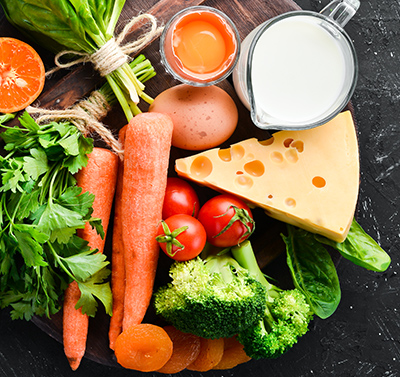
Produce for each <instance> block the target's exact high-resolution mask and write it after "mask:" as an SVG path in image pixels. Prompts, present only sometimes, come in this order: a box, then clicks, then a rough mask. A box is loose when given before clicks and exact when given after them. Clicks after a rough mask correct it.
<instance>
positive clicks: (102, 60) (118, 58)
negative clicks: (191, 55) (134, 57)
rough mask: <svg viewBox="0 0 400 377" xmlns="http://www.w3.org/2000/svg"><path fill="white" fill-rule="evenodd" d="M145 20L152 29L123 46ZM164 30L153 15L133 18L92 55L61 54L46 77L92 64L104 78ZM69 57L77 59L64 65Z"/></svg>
mask: <svg viewBox="0 0 400 377" xmlns="http://www.w3.org/2000/svg"><path fill="white" fill-rule="evenodd" d="M145 20H147V21H150V26H151V27H150V29H149V30H148V31H147V32H146V33H144V34H143V35H142V36H140V37H139V38H138V39H137V40H134V41H132V42H128V43H126V44H124V45H122V43H123V41H124V39H125V37H126V36H127V35H128V34H129V32H130V30H131V29H132V28H133V27H134V26H135V25H136V24H138V23H140V22H142V21H145ZM162 29H163V28H162V27H161V26H160V27H159V26H157V20H156V18H155V17H154V16H153V15H151V14H149V13H144V14H140V15H139V16H137V17H134V18H132V20H131V21H129V22H128V23H127V24H126V25H125V27H124V28H123V30H122V32H121V33H120V34H119V35H118V37H117V38H111V39H110V40H109V41H108V42H107V43H105V44H104V45H103V46H102V47H100V48H99V49H98V50H97V51H95V52H94V53H92V54H89V53H84V52H79V51H71V50H65V51H61V52H59V53H58V54H57V55H56V56H55V58H54V63H55V65H56V66H55V67H54V68H52V69H50V70H49V71H47V72H46V76H50V75H51V74H53V73H54V72H56V71H58V70H60V69H63V68H70V67H72V66H74V65H77V64H80V63H87V62H91V63H92V64H93V66H94V67H95V69H96V70H97V71H98V72H99V73H100V75H101V76H103V77H104V76H106V75H108V74H110V73H111V72H113V71H115V70H116V69H118V68H119V67H121V66H122V65H123V64H125V63H126V62H128V60H129V59H130V57H129V55H131V54H134V53H136V52H138V51H139V50H141V49H142V48H143V47H145V46H146V45H147V43H149V42H150V41H151V40H153V39H154V38H156V37H157V36H158V35H159V34H160V33H161V31H162ZM67 55H72V56H75V57H76V58H75V59H73V60H71V61H68V62H65V63H63V62H62V61H61V60H62V58H63V57H65V56H67Z"/></svg>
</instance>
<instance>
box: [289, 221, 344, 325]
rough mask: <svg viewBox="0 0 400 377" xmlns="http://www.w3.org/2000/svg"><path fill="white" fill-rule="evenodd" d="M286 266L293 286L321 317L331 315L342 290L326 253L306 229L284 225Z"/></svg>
mask: <svg viewBox="0 0 400 377" xmlns="http://www.w3.org/2000/svg"><path fill="white" fill-rule="evenodd" d="M287 228H288V236H284V235H282V237H283V240H284V241H285V243H286V252H287V264H288V266H289V269H290V272H291V274H292V278H293V282H294V285H295V286H296V287H297V288H299V289H300V290H301V291H303V292H304V294H305V295H306V297H307V301H308V303H309V304H310V306H311V308H312V311H313V312H314V313H315V314H316V315H317V316H318V317H320V318H322V319H325V318H328V317H329V316H331V315H332V314H333V313H334V312H335V310H336V308H337V307H338V305H339V302H340V299H341V290H340V284H339V278H338V275H337V271H336V267H335V265H334V264H333V261H332V258H331V256H330V254H329V253H328V251H327V250H326V249H325V247H323V246H322V245H321V244H320V243H319V242H318V241H317V240H316V239H315V238H314V235H313V234H312V233H310V232H307V231H306V230H303V229H299V228H295V227H293V226H291V225H288V226H287Z"/></svg>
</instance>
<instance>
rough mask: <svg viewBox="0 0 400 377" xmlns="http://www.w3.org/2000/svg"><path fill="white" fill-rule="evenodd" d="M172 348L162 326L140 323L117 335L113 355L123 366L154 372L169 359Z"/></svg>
mask: <svg viewBox="0 0 400 377" xmlns="http://www.w3.org/2000/svg"><path fill="white" fill-rule="evenodd" d="M172 348H173V345H172V341H171V338H170V337H169V336H168V334H167V333H166V331H165V330H164V329H163V328H162V327H159V326H156V325H152V324H150V323H141V324H139V325H134V326H131V327H129V328H128V329H127V330H124V331H123V332H122V333H121V334H120V335H119V336H118V338H117V340H116V341H115V356H116V358H117V361H118V363H119V364H120V365H122V366H123V367H124V368H128V369H134V370H139V371H141V372H154V371H156V370H157V369H160V368H161V367H162V366H163V365H164V364H165V363H166V362H167V361H168V360H169V359H170V357H171V355H172Z"/></svg>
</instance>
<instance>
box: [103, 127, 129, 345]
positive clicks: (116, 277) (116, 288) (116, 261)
mask: <svg viewBox="0 0 400 377" xmlns="http://www.w3.org/2000/svg"><path fill="white" fill-rule="evenodd" d="M126 127H127V126H125V127H123V128H122V129H121V130H120V132H119V141H120V143H121V145H122V146H123V145H124V140H125V132H126ZM123 173H124V166H123V161H120V162H119V165H118V176H117V187H116V189H115V203H114V225H113V238H112V254H111V290H112V295H113V309H112V313H113V314H112V316H111V320H110V327H109V331H108V338H109V346H110V348H111V349H112V350H114V347H115V340H116V339H117V337H118V335H119V334H120V333H121V331H122V320H123V316H124V295H125V265H124V263H125V262H124V246H123V242H122V202H121V199H122V181H123Z"/></svg>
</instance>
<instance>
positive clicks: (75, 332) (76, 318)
mask: <svg viewBox="0 0 400 377" xmlns="http://www.w3.org/2000/svg"><path fill="white" fill-rule="evenodd" d="M80 297H81V291H80V290H79V287H78V283H77V282H76V281H73V282H72V283H70V284H69V285H68V287H67V289H66V290H65V293H64V303H63V343H64V353H65V356H66V357H67V359H68V362H69V365H70V366H71V369H72V370H77V369H78V367H79V364H80V363H81V360H82V357H83V355H84V354H85V349H86V338H87V332H88V328H89V317H88V316H87V314H82V311H81V308H79V309H75V305H76V303H77V302H78V300H79V298H80Z"/></svg>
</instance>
